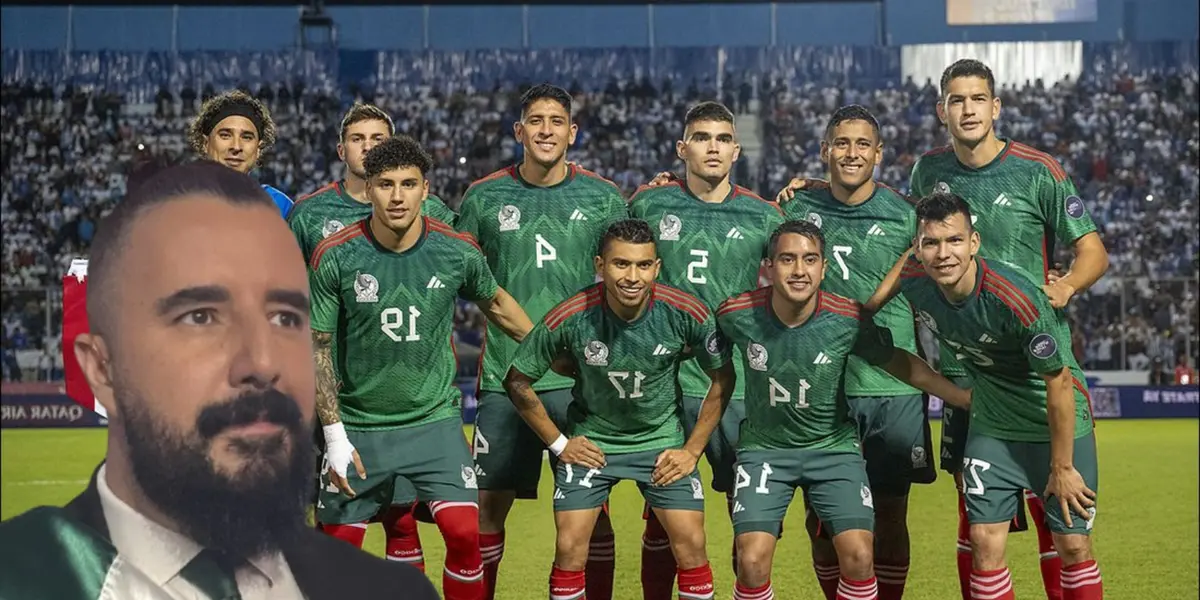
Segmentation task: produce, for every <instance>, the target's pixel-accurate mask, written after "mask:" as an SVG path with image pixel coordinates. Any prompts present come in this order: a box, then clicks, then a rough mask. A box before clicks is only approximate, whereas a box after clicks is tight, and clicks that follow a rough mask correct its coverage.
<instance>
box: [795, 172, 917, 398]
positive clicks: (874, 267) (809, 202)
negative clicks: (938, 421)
mask: <svg viewBox="0 0 1200 600" xmlns="http://www.w3.org/2000/svg"><path fill="white" fill-rule="evenodd" d="M782 208H783V214H784V216H786V217H787V218H788V219H789V220H793V219H795V220H801V221H805V220H806V221H809V222H811V223H813V224H814V225H816V226H817V227H820V228H821V231H822V233H824V234H825V254H826V256H827V257H828V258H829V271H828V273H827V274H826V275H825V280H824V281H822V282H821V289H822V290H825V291H828V292H831V293H834V294H837V295H839V296H844V297H846V298H850V299H853V300H856V301H858V302H859V303H863V302H866V301H867V300H869V299H870V298H871V295H872V294H874V293H875V289H876V288H878V287H879V284H880V283H882V282H883V279H884V277H887V274H888V271H890V270H891V268H892V266H893V265H895V264H896V260H897V259H899V258H900V255H902V254H904V252H905V251H907V250H908V249H909V248H911V247H912V238H913V232H914V231H916V227H917V214H916V212H915V211H914V210H913V205H912V204H910V203H909V201H908V200H906V199H905V198H904V197H903V196H901V195H900V193H899V192H897V191H896V190H893V189H892V188H889V187H887V186H885V185H883V184H876V186H875V193H874V194H872V195H871V197H870V198H868V199H867V200H866V201H865V202H863V203H862V204H859V205H856V206H849V205H846V204H843V203H841V202H839V201H838V199H837V198H834V197H833V193H832V192H831V191H830V190H829V184H828V183H827V182H823V181H822V182H820V184H818V187H808V188H806V189H804V190H801V191H798V192H796V195H795V197H794V198H792V200H790V201H787V202H784V203H783V206H782ZM875 323H876V324H878V325H879V326H881V327H885V328H887V329H888V330H889V331H890V332H891V335H892V343H893V344H895V346H896V347H897V348H902V349H904V350H907V351H909V352H911V353H913V354H916V353H917V334H916V329H915V327H914V325H913V314H912V308H911V307H910V306H908V305H907V304H905V303H903V302H889V303H887V304H886V305H884V307H883V308H882V309H881V310H880V311H879V313H878V314H876V315H875ZM920 393H921V392H920V391H919V390H917V389H916V388H913V387H910V386H909V385H907V384H905V383H902V382H901V381H900V380H898V379H896V378H895V377H892V376H891V375H889V374H888V373H886V372H884V371H883V370H881V369H879V368H877V367H874V366H871V365H870V364H868V363H867V362H866V361H864V360H863V359H861V358H859V357H857V356H854V355H851V356H850V363H849V366H848V367H847V368H846V394H847V395H848V396H850V397H852V398H854V397H884V396H908V395H914V394H920Z"/></svg>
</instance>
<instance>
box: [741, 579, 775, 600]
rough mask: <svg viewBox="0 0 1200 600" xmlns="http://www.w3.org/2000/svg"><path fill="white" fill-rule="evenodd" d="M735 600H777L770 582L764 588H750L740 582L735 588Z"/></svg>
mask: <svg viewBox="0 0 1200 600" xmlns="http://www.w3.org/2000/svg"><path fill="white" fill-rule="evenodd" d="M733 600H775V590H774V589H772V588H771V582H770V581H768V582H767V584H766V585H764V586H762V587H756V588H750V587H746V586H744V585H742V584H741V582H738V583H736V584H734V586H733Z"/></svg>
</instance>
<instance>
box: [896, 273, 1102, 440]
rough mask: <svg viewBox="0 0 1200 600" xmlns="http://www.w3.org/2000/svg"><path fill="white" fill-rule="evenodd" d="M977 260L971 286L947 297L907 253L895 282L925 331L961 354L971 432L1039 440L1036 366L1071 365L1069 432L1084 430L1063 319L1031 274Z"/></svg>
mask: <svg viewBox="0 0 1200 600" xmlns="http://www.w3.org/2000/svg"><path fill="white" fill-rule="evenodd" d="M977 260H978V265H979V266H978V269H977V273H976V278H975V290H974V292H973V293H972V294H971V296H970V297H968V298H967V299H966V300H965V301H963V302H962V303H960V304H953V303H951V302H950V301H949V300H947V299H946V297H945V296H943V295H942V292H941V290H940V289H938V286H937V283H936V282H934V281H933V280H932V279H930V278H929V276H927V275H926V274H925V270H924V268H923V267H921V264H920V263H918V262H917V261H916V260H915V259H910V260H909V261H908V263H906V264H905V267H904V272H903V275H902V279H901V282H900V287H901V291H902V293H903V294H904V297H905V298H906V299H907V300H908V301H909V302H910V303H912V306H913V308H914V309H915V310H916V311H917V317H918V318H919V319H921V321H922V322H923V323H925V325H926V326H927V327H929V330H930V331H932V332H933V333H934V335H936V336H937V338H938V340H940V341H941V342H942V343H943V344H945V345H947V346H950V347H951V348H953V349H954V350H955V351H956V352H957V353H958V354H959V355H960V356H965V357H966V358H965V359H963V361H962V364H963V365H965V367H966V371H967V374H968V375H970V377H971V379H972V382H973V388H972V390H973V391H972V395H971V431H978V432H980V433H983V434H986V435H989V436H991V437H994V438H996V439H1000V440H1008V441H1015V442H1046V441H1049V440H1050V426H1049V423H1048V421H1047V420H1046V382H1045V380H1044V379H1042V374H1043V373H1054V372H1058V371H1061V370H1062V369H1063V368H1064V367H1067V368H1070V369H1071V374H1072V376H1073V377H1074V379H1075V436H1076V437H1082V436H1084V435H1087V434H1088V433H1089V432H1091V430H1092V419H1091V408H1090V402H1089V399H1088V395H1087V386H1086V384H1085V383H1084V375H1083V370H1082V369H1080V368H1079V364H1078V363H1077V362H1076V361H1075V355H1074V353H1073V352H1072V351H1071V332H1070V330H1069V329H1068V327H1067V323H1066V319H1065V317H1064V316H1063V314H1062V313H1061V312H1059V311H1056V310H1054V309H1053V308H1052V307H1051V306H1050V300H1049V299H1048V298H1046V296H1045V294H1044V293H1042V290H1041V289H1040V288H1039V285H1038V284H1036V283H1034V281H1033V280H1031V279H1029V278H1028V277H1026V276H1024V275H1023V274H1021V272H1020V271H1018V270H1017V269H1015V268H1012V267H1008V266H1007V265H1004V264H1002V263H997V262H989V261H985V260H982V259H977Z"/></svg>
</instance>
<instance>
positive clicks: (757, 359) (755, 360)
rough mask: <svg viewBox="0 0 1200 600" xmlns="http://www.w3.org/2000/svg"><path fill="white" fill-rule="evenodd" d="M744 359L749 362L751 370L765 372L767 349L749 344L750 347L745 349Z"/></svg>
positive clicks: (752, 343)
mask: <svg viewBox="0 0 1200 600" xmlns="http://www.w3.org/2000/svg"><path fill="white" fill-rule="evenodd" d="M746 359H747V360H749V361H750V368H751V369H754V370H755V371H766V370H767V349H766V348H765V347H763V345H762V344H759V343H757V342H750V345H749V346H747V347H746Z"/></svg>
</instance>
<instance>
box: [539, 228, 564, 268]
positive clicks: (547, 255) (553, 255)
mask: <svg viewBox="0 0 1200 600" xmlns="http://www.w3.org/2000/svg"><path fill="white" fill-rule="evenodd" d="M534 241H535V242H536V243H537V248H536V252H537V268H539V269H542V268H545V266H546V263H548V262H550V261H552V260H558V250H555V249H554V246H551V245H550V242H547V241H546V238H544V237H542V234H540V233H539V234H537V235H536V236H534Z"/></svg>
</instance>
